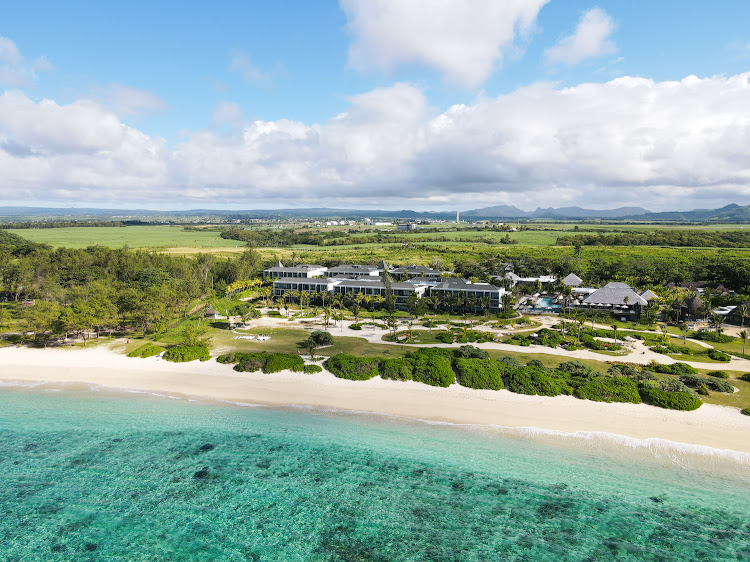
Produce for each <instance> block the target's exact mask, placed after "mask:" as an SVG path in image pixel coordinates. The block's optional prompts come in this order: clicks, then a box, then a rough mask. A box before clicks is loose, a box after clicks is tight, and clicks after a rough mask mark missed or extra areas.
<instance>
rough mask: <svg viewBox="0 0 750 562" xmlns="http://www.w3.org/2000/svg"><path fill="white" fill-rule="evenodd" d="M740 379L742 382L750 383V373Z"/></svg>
mask: <svg viewBox="0 0 750 562" xmlns="http://www.w3.org/2000/svg"><path fill="white" fill-rule="evenodd" d="M739 379H740V380H741V381H745V382H750V373H745V374H744V375H740V377H739Z"/></svg>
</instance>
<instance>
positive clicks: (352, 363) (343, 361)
mask: <svg viewBox="0 0 750 562" xmlns="http://www.w3.org/2000/svg"><path fill="white" fill-rule="evenodd" d="M323 365H324V366H325V368H326V369H327V370H329V371H330V372H331V373H333V374H334V375H335V376H337V377H338V378H340V379H349V380H353V381H364V380H368V379H371V378H372V377H376V376H378V366H379V361H378V360H377V359H375V358H373V357H355V356H354V355H346V354H344V353H339V354H337V355H334V356H333V357H330V358H328V359H326V362H325V363H323Z"/></svg>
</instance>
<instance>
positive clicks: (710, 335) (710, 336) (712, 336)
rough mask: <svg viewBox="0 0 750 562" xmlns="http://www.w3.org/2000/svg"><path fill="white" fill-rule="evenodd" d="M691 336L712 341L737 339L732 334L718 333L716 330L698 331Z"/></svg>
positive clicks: (719, 341) (726, 341) (722, 341)
mask: <svg viewBox="0 0 750 562" xmlns="http://www.w3.org/2000/svg"><path fill="white" fill-rule="evenodd" d="M690 337H691V338H693V339H696V340H702V341H710V342H714V343H731V342H733V341H734V340H735V338H733V337H732V336H727V335H725V334H717V333H716V332H696V333H694V334H692V335H691V336H690Z"/></svg>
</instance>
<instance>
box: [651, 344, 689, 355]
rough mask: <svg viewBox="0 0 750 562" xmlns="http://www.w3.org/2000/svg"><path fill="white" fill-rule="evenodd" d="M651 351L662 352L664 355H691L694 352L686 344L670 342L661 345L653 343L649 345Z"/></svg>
mask: <svg viewBox="0 0 750 562" xmlns="http://www.w3.org/2000/svg"><path fill="white" fill-rule="evenodd" d="M651 351H654V352H656V353H662V354H664V355H667V354H670V353H672V354H675V355H677V354H680V355H692V354H693V353H694V352H693V350H692V349H690V348H689V347H687V346H682V345H672V344H661V345H654V346H652V347H651Z"/></svg>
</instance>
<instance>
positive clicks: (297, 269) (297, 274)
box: [263, 260, 328, 279]
mask: <svg viewBox="0 0 750 562" xmlns="http://www.w3.org/2000/svg"><path fill="white" fill-rule="evenodd" d="M327 271H328V270H327V268H325V267H323V266H321V265H309V264H301V265H297V266H292V267H284V264H283V263H281V260H279V261H277V262H276V265H274V266H273V267H269V268H268V269H264V270H263V279H285V278H305V279H309V278H311V277H320V276H324V275H326V272H327Z"/></svg>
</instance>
